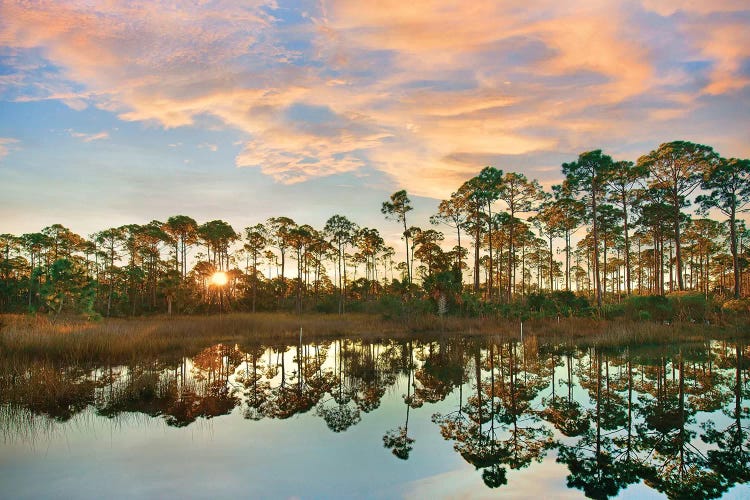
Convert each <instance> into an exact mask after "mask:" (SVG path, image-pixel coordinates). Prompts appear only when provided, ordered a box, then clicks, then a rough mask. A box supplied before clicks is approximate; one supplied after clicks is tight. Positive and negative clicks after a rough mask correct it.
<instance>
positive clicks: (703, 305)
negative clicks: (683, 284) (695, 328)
mask: <svg viewBox="0 0 750 500" xmlns="http://www.w3.org/2000/svg"><path fill="white" fill-rule="evenodd" d="M667 300H669V302H670V304H671V306H672V309H673V311H674V317H675V319H676V320H678V321H699V322H703V321H705V320H706V319H707V317H708V313H709V311H710V307H709V303H708V300H706V297H705V295H703V294H702V293H695V292H672V293H670V294H668V295H667Z"/></svg>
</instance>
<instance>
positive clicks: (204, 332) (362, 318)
mask: <svg viewBox="0 0 750 500" xmlns="http://www.w3.org/2000/svg"><path fill="white" fill-rule="evenodd" d="M0 325H2V326H1V328H2V329H1V330H0V355H2V357H5V358H6V359H42V360H49V361H55V362H63V363H78V364H81V363H87V362H89V363H98V362H109V363H118V362H119V363H127V362H131V361H138V360H143V359H144V358H151V359H156V358H158V359H161V360H164V361H167V360H177V359H179V358H180V357H181V356H185V355H192V354H195V353H196V352H198V351H199V350H200V349H202V348H204V347H206V346H208V345H212V344H216V343H241V344H255V343H258V344H260V343H263V344H273V343H277V342H278V343H287V344H288V343H296V342H297V341H298V339H299V334H300V328H301V329H302V335H303V340H304V341H305V342H307V341H316V340H325V339H332V338H342V337H348V338H361V339H365V340H378V339H384V338H413V337H421V336H428V335H441V334H446V333H450V334H456V333H459V334H462V335H493V336H498V337H500V338H511V337H519V336H520V323H519V321H517V320H492V319H488V318H456V317H447V318H443V319H442V320H441V318H439V317H437V316H425V315H415V316H414V317H412V318H408V319H401V320H396V319H383V318H382V317H381V316H377V315H371V314H346V315H343V316H339V315H321V314H316V315H302V316H297V315H292V314H281V313H257V314H231V315H224V316H177V317H147V318H133V319H107V320H103V321H99V322H88V321H84V320H81V319H77V318H67V319H59V320H57V321H56V322H55V323H52V322H51V321H49V320H48V319H47V318H46V317H42V316H40V317H34V316H22V315H4V316H2V317H0ZM722 333H723V334H725V335H728V336H736V335H741V334H742V329H740V328H724V329H722V328H718V327H708V326H704V325H696V324H690V323H687V324H682V323H675V324H672V325H663V324H659V323H654V322H638V321H624V320H620V321H616V322H615V321H599V320H594V319H586V318H561V319H559V320H558V319H551V320H531V321H527V322H524V336H530V335H533V336H536V337H539V338H544V339H549V340H551V341H559V340H561V339H565V340H573V339H575V340H583V341H584V342H585V343H595V344H598V345H615V344H618V345H622V344H634V343H666V342H673V341H676V340H688V339H697V338H698V337H702V338H705V336H706V335H709V334H710V335H711V336H714V337H715V336H717V335H719V334H722Z"/></svg>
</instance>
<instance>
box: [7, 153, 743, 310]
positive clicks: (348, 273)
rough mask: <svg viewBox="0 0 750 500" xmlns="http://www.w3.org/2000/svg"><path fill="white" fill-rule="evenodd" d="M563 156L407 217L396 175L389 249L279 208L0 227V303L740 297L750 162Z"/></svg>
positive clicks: (591, 305)
mask: <svg viewBox="0 0 750 500" xmlns="http://www.w3.org/2000/svg"><path fill="white" fill-rule="evenodd" d="M561 169H562V176H563V177H562V182H561V183H560V184H558V185H554V186H552V188H551V190H545V189H543V188H542V186H541V185H540V183H539V182H538V181H537V180H535V179H529V178H527V177H526V176H525V175H524V174H523V173H519V172H504V171H503V170H500V169H498V168H495V167H485V168H483V169H482V170H481V171H480V172H479V173H478V174H477V175H476V176H475V177H472V178H471V179H468V180H467V181H466V182H464V183H463V184H462V185H460V186H458V188H457V189H456V191H455V192H453V193H452V194H451V195H450V197H448V198H447V199H445V200H442V201H440V203H439V206H438V207H437V210H436V212H435V213H434V215H432V216H431V217H430V218H429V221H415V220H413V219H412V217H411V216H410V213H409V212H410V211H412V209H413V204H412V201H411V200H410V198H409V195H408V193H407V192H406V191H404V190H401V191H397V192H395V193H393V194H392V195H391V196H390V198H389V199H387V200H385V201H384V202H383V203H382V206H381V207H373V210H377V209H378V208H379V209H380V211H381V213H382V215H383V217H384V219H385V220H384V223H388V224H391V226H390V227H397V228H398V230H399V232H402V242H403V243H402V245H399V248H394V247H392V246H389V245H387V244H386V241H385V240H384V238H383V236H382V235H381V233H380V231H379V230H378V229H376V228H368V227H360V226H359V225H358V224H357V223H356V222H355V221H352V220H350V219H349V218H348V217H347V216H346V215H342V214H335V215H332V216H331V217H330V218H329V219H328V220H327V222H326V223H325V225H324V226H323V227H319V228H315V227H312V226H310V225H308V224H303V223H298V222H296V221H294V220H292V219H291V218H288V217H284V216H277V217H271V218H269V219H268V220H266V221H264V222H259V223H257V224H256V225H253V226H250V227H246V228H244V229H242V230H238V229H236V228H234V227H232V226H231V224H229V223H228V222H226V221H223V220H212V221H207V222H203V223H199V222H198V221H196V219H193V218H192V217H190V216H188V215H175V216H172V217H169V218H168V219H167V220H166V221H157V220H154V221H151V222H148V223H146V224H128V225H124V226H119V227H110V228H104V229H102V230H100V231H98V232H96V233H94V234H92V235H89V236H87V237H84V236H81V235H78V234H76V233H74V232H72V231H71V230H70V229H68V228H66V227H65V226H64V225H62V224H53V225H50V226H47V227H45V228H43V229H41V230H40V231H39V232H35V233H28V234H21V235H13V234H1V235H0V312H16V313H18V312H38V313H45V314H49V315H51V316H54V317H57V316H58V315H61V314H63V315H82V316H85V317H88V318H92V319H95V318H100V317H115V316H118V317H122V316H139V315H144V314H170V315H171V314H207V313H226V312H237V311H245V312H255V311H285V312H297V313H303V312H322V313H339V314H342V313H345V312H348V311H351V312H372V313H379V314H383V315H386V316H388V317H399V316H403V315H408V314H439V315H440V316H442V315H445V314H448V315H460V316H496V317H517V316H523V315H529V314H532V315H537V316H539V315H541V316H545V315H547V316H560V315H563V316H573V315H576V316H597V315H602V314H603V315H604V316H607V317H617V316H618V315H627V314H630V315H631V316H634V317H635V318H636V319H657V320H658V319H665V320H667V319H670V318H671V317H672V316H673V315H674V314H675V313H674V311H675V310H676V309H675V307H676V306H675V304H676V303H677V302H680V301H681V302H683V303H685V302H690V301H693V302H695V303H697V304H698V307H697V309H699V310H700V311H702V312H699V313H697V314H698V315H701V314H702V315H705V314H706V311H707V310H710V309H711V308H712V307H713V308H714V309H716V308H721V307H722V306H723V308H724V309H733V310H744V311H747V310H748V308H749V307H750V305H749V304H750V299H748V298H747V297H748V295H750V274H748V272H747V263H748V259H749V258H750V249H749V246H748V240H750V230H748V228H747V226H746V224H745V221H744V220H743V218H742V215H743V212H747V211H748V210H749V209H750V160H748V159H737V158H731V159H727V158H723V157H721V156H720V155H719V154H718V153H717V152H715V151H714V150H713V148H712V147H710V146H706V145H702V144H696V143H692V142H687V141H674V142H670V143H665V144H661V145H660V146H659V147H658V148H657V149H655V150H653V151H651V152H649V153H647V154H645V155H643V156H641V157H640V158H638V160H637V161H627V160H623V161H616V160H614V159H613V158H612V157H610V156H608V155H607V154H605V153H603V152H602V151H601V150H594V151H589V152H585V153H582V154H580V155H579V156H578V158H577V159H575V160H573V161H571V162H569V163H564V164H562V166H561ZM416 224H421V226H419V225H416ZM447 242H451V243H455V245H454V246H452V247H450V248H447V247H448V245H449V243H447ZM292 267H294V269H292ZM675 301H677V302H675ZM670 308H671V309H670ZM694 309H695V308H694ZM660 315H663V316H664V318H661V317H660ZM691 319H692V320H696V319H703V318H702V317H701V318H698V317H692V318H691Z"/></svg>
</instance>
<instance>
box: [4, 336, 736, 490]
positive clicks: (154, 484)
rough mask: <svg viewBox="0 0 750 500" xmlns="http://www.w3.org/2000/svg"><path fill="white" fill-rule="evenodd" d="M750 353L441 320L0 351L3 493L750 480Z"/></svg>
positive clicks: (715, 484) (731, 486)
mask: <svg viewBox="0 0 750 500" xmlns="http://www.w3.org/2000/svg"><path fill="white" fill-rule="evenodd" d="M749 355H750V350H748V348H747V347H745V346H744V345H737V344H733V343H729V342H705V343H700V344H690V345H682V346H679V345H671V346H663V347H657V348H653V347H652V348H648V349H646V348H625V347H623V348H607V349H600V348H594V347H576V346H573V345H557V344H541V343H539V344H538V343H537V341H536V340H535V339H534V338H531V339H526V342H525V343H523V344H522V343H519V342H517V341H501V340H498V339H491V338H461V337H445V338H440V339H434V340H424V339H423V340H412V341H395V340H394V341H381V342H375V343H371V342H362V341H349V340H341V341H332V342H324V343H315V344H303V345H291V346H288V345H270V346H269V345H254V346H238V345H214V346H209V347H207V348H206V349H204V350H203V351H201V352H199V353H197V354H194V355H192V356H190V357H184V358H179V359H174V360H167V359H165V360H159V361H153V360H152V361H149V362H141V363H136V364H132V365H129V366H122V365H117V366H91V367H75V366H73V367H71V366H57V365H51V364H45V363H34V364H31V365H28V366H19V365H18V364H16V365H15V366H13V368H10V366H11V365H9V364H6V365H4V366H5V368H4V369H3V370H2V371H0V388H2V393H1V395H0V428H1V429H2V440H0V497H3V498H45V497H46V498H53V497H54V498H113V497H139V498H153V497H159V498H173V497H190V498H193V497H198V498H209V497H211V498H215V497H229V496H234V497H239V498H247V497H253V498H257V497H272V498H289V497H302V498H316V497H318V498H331V497H344V498H350V497H376V498H393V497H397V498H398V497H410V498H413V497H419V498H425V497H427V498H429V497H435V498H459V497H461V498H464V497H473V498H481V497H495V496H509V497H526V498H540V497H549V498H565V497H571V498H580V497H583V496H591V497H595V498H604V497H611V496H618V497H623V498H628V497H632V498H634V497H638V498H643V497H647V498H649V497H664V496H668V497H692V498H706V497H724V498H748V497H750V488H749V487H748V485H747V484H745V482H746V481H747V480H748V479H750V409H748V406H750V404H749V402H748V395H749V394H750V382H749V380H750V356H749Z"/></svg>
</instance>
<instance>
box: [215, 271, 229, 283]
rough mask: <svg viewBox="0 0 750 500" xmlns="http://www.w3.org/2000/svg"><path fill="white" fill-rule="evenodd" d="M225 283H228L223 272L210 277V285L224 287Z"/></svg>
mask: <svg viewBox="0 0 750 500" xmlns="http://www.w3.org/2000/svg"><path fill="white" fill-rule="evenodd" d="M227 281H229V278H227V273H225V272H222V271H219V272H217V273H214V274H212V275H211V284H212V285H216V286H224V285H226V284H227Z"/></svg>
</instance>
